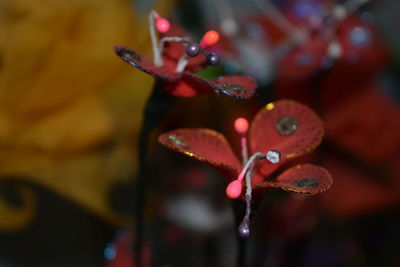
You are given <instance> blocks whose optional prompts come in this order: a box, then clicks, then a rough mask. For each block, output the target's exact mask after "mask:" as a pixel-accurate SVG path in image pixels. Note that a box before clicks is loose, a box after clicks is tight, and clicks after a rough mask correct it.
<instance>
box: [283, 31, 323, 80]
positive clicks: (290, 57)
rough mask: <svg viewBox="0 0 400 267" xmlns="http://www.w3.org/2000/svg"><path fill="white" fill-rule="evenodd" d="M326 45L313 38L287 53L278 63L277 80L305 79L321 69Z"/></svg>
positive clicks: (320, 40) (318, 38)
mask: <svg viewBox="0 0 400 267" xmlns="http://www.w3.org/2000/svg"><path fill="white" fill-rule="evenodd" d="M327 47H328V43H327V41H326V40H325V39H324V38H321V37H313V38H311V39H310V40H308V41H307V42H305V43H304V44H303V45H301V46H299V47H296V48H294V49H293V50H292V51H289V52H288V53H287V54H286V55H285V56H284V57H283V58H282V59H281V60H280V62H279V66H278V73H277V76H278V77H277V78H278V79H295V80H297V79H305V78H309V77H310V76H311V75H313V74H314V73H315V72H317V71H318V70H319V69H321V67H322V65H323V63H324V60H325V58H326V52H327Z"/></svg>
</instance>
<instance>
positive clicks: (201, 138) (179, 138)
mask: <svg viewBox="0 0 400 267" xmlns="http://www.w3.org/2000/svg"><path fill="white" fill-rule="evenodd" d="M158 141H159V142H160V143H161V144H163V145H165V146H167V147H168V148H170V149H172V150H175V151H178V152H181V153H183V154H185V155H187V156H189V157H193V158H195V159H197V160H200V161H203V162H206V163H208V164H210V165H212V166H214V167H216V168H218V169H219V170H221V171H222V172H223V173H224V174H226V175H227V176H228V178H229V179H236V177H237V175H238V173H239V172H240V170H241V164H240V162H239V160H238V159H237V157H236V155H235V154H234V153H233V151H232V148H231V146H230V145H229V143H228V142H227V141H226V139H225V137H224V136H223V135H221V134H220V133H218V132H215V131H213V130H209V129H178V130H174V131H170V132H167V133H164V134H162V135H160V136H159V138H158Z"/></svg>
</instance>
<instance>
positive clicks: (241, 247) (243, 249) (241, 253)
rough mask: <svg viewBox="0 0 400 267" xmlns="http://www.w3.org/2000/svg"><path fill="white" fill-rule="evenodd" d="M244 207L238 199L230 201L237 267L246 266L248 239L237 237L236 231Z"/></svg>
mask: <svg viewBox="0 0 400 267" xmlns="http://www.w3.org/2000/svg"><path fill="white" fill-rule="evenodd" d="M245 208H246V207H245V205H244V202H243V201H241V200H239V199H233V200H232V209H233V213H234V218H235V233H236V240H237V249H238V253H237V261H236V266H237V267H244V266H245V265H246V254H247V242H248V238H243V237H241V236H240V235H239V232H238V231H237V229H238V227H239V226H240V224H241V223H242V217H243V213H244V212H245Z"/></svg>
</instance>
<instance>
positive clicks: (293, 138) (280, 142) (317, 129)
mask: <svg viewBox="0 0 400 267" xmlns="http://www.w3.org/2000/svg"><path fill="white" fill-rule="evenodd" d="M323 134H324V130H323V123H322V121H321V119H320V118H319V117H318V116H317V114H315V113H314V112H313V111H312V110H311V109H309V108H308V107H307V106H305V105H302V104H299V103H297V102H294V101H290V100H281V101H277V102H274V103H270V104H268V105H266V106H265V108H263V109H262V110H261V111H259V112H258V114H257V115H256V117H255V119H254V120H253V123H252V125H251V128H250V136H249V138H250V150H251V152H252V153H255V152H262V153H266V152H267V151H269V150H271V149H274V150H278V151H279V152H280V153H281V162H282V161H285V160H286V159H289V158H294V157H298V156H300V155H303V154H305V153H307V152H310V151H311V150H313V149H314V148H315V147H316V146H317V145H319V143H320V142H321V139H322V136H323Z"/></svg>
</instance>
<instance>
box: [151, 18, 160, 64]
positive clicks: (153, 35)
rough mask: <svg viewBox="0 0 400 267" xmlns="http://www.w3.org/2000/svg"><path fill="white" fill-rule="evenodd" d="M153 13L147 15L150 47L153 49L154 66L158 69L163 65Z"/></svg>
mask: <svg viewBox="0 0 400 267" xmlns="http://www.w3.org/2000/svg"><path fill="white" fill-rule="evenodd" d="M153 12H155V11H151V12H150V14H149V29H150V38H151V46H152V47H153V57H154V65H156V66H158V67H160V66H162V65H163V60H162V57H161V52H160V49H159V47H158V46H157V34H156V28H155V27H154V15H153Z"/></svg>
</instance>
